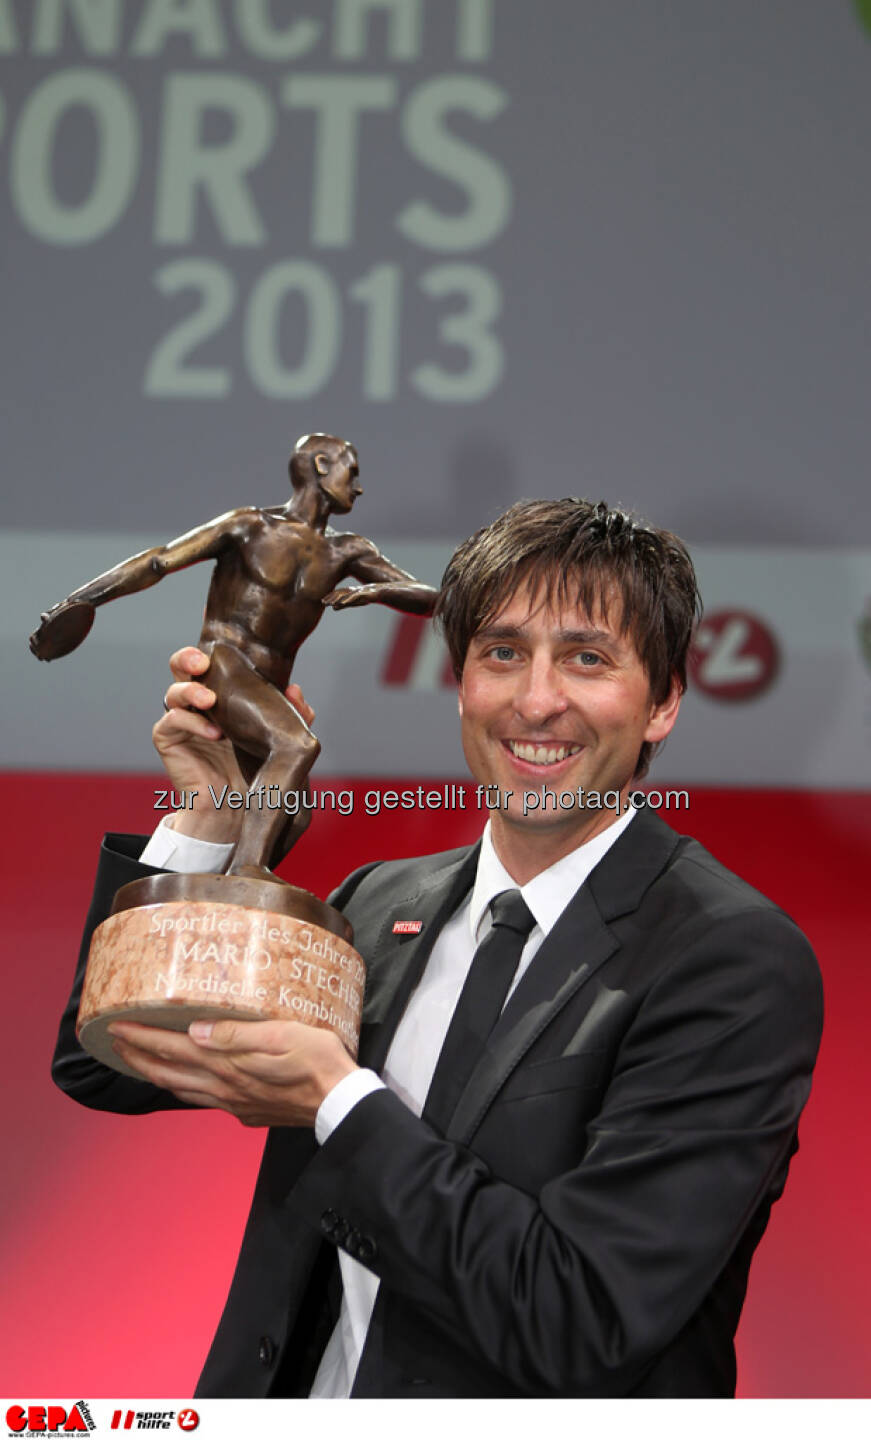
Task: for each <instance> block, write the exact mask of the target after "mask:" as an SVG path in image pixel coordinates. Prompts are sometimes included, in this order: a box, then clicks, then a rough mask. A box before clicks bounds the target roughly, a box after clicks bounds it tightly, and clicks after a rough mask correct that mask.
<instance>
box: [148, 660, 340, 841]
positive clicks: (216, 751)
mask: <svg viewBox="0 0 871 1440" xmlns="http://www.w3.org/2000/svg"><path fill="white" fill-rule="evenodd" d="M169 668H170V670H171V671H172V676H173V682H174V683H173V684H172V685H170V687H169V689H168V690H167V692H166V698H165V703H166V706H167V711H166V714H165V715H162V716H161V717H160V719H159V720H158V721H157V724H156V725H155V726H154V728H153V729H152V732H151V738H152V740H153V741H154V747H155V749H156V750H157V753H158V755H159V756H160V758H161V760H162V761H163V766H164V769H165V770H166V773H167V777H168V778H169V781H170V784H171V786H172V788H173V790H175V791H176V792H180V791H182V790H183V791H185V792H187V793H188V794H191V793H192V792H193V791H195V790H196V791H197V792H198V794H197V795H196V797H195V798H194V799H193V800H192V801H191V802H190V803H189V804H188V805H187V806H186V807H185V809H183V810H178V811H176V812H175V813H174V814H173V816H172V819H171V821H170V824H171V826H172V829H173V830H178V831H179V832H180V833H182V834H185V835H195V836H196V837H197V839H199V840H211V841H213V842H215V843H223V844H234V843H235V842H236V840H237V839H238V838H239V830H240V828H241V825H242V818H243V812H242V811H241V810H232V809H231V808H230V807H229V806H228V805H217V804H216V803H215V800H214V799H213V795H215V796H220V794H221V792H222V791H223V789H224V787H225V786H227V787H229V789H230V790H239V791H241V792H242V793H243V794H244V793H245V791H246V790H247V789H248V785H247V782H246V781H245V779H244V777H243V775H242V772H241V770H240V769H239V766H238V764H237V762H236V756H235V754H234V752H233V747H232V745H231V744H230V742H229V740H227V739H225V737H224V735H223V733H222V731H221V730H220V729H219V728H218V726H217V725H216V724H215V723H214V721H213V720H210V719H209V716H208V711H209V710H210V709H211V708H212V706H213V705H214V703H215V698H216V697H215V692H214V690H210V689H209V687H208V685H207V684H205V682H204V680H203V678H201V677H203V676H205V674H206V672H207V671H208V668H209V657H208V655H205V654H204V653H203V651H202V650H197V649H196V648H195V646H193V645H188V646H187V647H186V648H185V649H183V650H176V652H175V654H174V655H172V656H170V661H169ZM285 694H286V695H287V698H288V700H289V701H290V702H291V704H292V705H293V706H295V708H296V709H297V710H298V711H299V713H300V715H301V716H302V718H303V720H304V721H305V723H306V724H307V725H311V723H312V721H313V719H314V714H315V712H314V710H313V709H312V708H311V706H310V705H307V704H306V701H305V699H304V698H303V694H302V691H301V690H300V688H299V686H298V685H288V687H287V690H286V691H285ZM209 786H211V793H210V790H209Z"/></svg>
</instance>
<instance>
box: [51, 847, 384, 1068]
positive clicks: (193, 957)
mask: <svg viewBox="0 0 871 1440" xmlns="http://www.w3.org/2000/svg"><path fill="white" fill-rule="evenodd" d="M352 939H353V932H352V930H351V927H350V925H349V924H348V922H347V920H345V918H344V916H343V915H341V914H340V913H339V911H338V910H334V909H333V907H332V906H331V905H327V904H326V903H325V902H324V901H323V900H318V899H317V897H316V896H314V895H311V894H310V893H309V892H308V891H307V890H300V889H298V888H297V887H296V886H295V885H286V884H284V883H283V882H282V881H280V880H275V881H270V880H265V879H264V880H260V879H254V878H248V877H245V876H238V875H174V874H164V875H150V876H148V877H147V878H145V879H143V880H134V881H132V882H131V883H130V884H129V885H124V886H122V887H121V889H120V890H119V891H118V893H117V895H116V896H115V903H114V905H113V907H112V913H111V915H110V916H109V917H108V919H107V920H104V921H103V923H102V925H99V926H98V927H97V929H96V930H95V931H94V936H93V939H92V940H91V949H90V954H89V957H88V966H87V970H86V973H85V983H84V986H83V989H82V999H81V1004H80V1005H79V1014H78V1019H77V1022H76V1033H77V1035H78V1038H79V1043H80V1044H81V1045H82V1046H83V1048H84V1049H85V1050H87V1051H88V1053H89V1054H91V1055H93V1056H94V1057H95V1058H96V1059H97V1060H100V1061H102V1063H103V1064H104V1065H109V1066H111V1068H112V1069H113V1070H118V1071H120V1072H121V1074H122V1075H132V1074H134V1072H133V1071H132V1070H130V1069H129V1068H128V1067H127V1066H126V1065H125V1064H124V1062H123V1061H122V1060H121V1058H120V1057H119V1056H118V1055H117V1054H116V1052H115V1051H114V1050H113V1049H112V1036H111V1035H110V1034H109V1033H108V1026H109V1025H110V1024H111V1023H112V1021H113V1020H135V1021H137V1022H138V1023H139V1024H142V1025H155V1026H159V1027H161V1028H163V1029H167V1030H186V1029H187V1027H188V1025H190V1023H191V1021H192V1020H203V1019H205V1020H227V1019H235V1020H300V1021H302V1022H303V1023H304V1024H307V1025H315V1026H319V1027H321V1028H323V1029H329V1030H334V1031H335V1033H336V1034H337V1035H338V1036H339V1038H340V1040H341V1041H342V1042H343V1044H344V1045H345V1047H346V1048H347V1050H348V1051H349V1053H350V1054H351V1057H352V1058H354V1059H355V1058H356V1055H357V1044H358V1041H359V1035H360V1014H361V1011H362V1006H363V985H364V982H365V978H366V967H365V965H364V964H363V961H362V960H361V958H360V956H359V955H358V954H357V951H356V950H355V949H354V948H353V946H352V945H351V943H350V942H351V941H352Z"/></svg>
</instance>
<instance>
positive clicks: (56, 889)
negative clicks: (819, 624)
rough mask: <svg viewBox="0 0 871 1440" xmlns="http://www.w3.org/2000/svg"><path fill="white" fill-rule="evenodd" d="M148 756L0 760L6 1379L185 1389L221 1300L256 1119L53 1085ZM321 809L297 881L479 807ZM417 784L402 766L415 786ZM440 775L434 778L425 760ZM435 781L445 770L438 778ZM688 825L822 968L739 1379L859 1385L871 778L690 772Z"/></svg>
mask: <svg viewBox="0 0 871 1440" xmlns="http://www.w3.org/2000/svg"><path fill="white" fill-rule="evenodd" d="M157 783H158V782H157V781H156V780H155V779H154V778H153V777H143V776H134V777H130V776H125V777H119V776H116V775H113V776H99V775H92V776H86V775H75V776H70V775H26V774H16V775H6V776H0V790H2V795H3V800H4V803H5V815H6V819H7V824H6V826H5V827H4V831H5V833H4V845H8V847H9V851H10V853H9V854H8V856H7V857H6V858H5V860H4V865H3V872H4V877H5V881H6V885H7V896H8V901H9V903H8V910H7V916H6V918H5V920H4V930H3V933H4V940H5V943H6V955H5V957H4V960H5V963H4V971H3V973H4V990H3V995H4V1022H3V1039H4V1048H5V1050H6V1061H7V1063H6V1067H5V1072H6V1089H5V1099H4V1102H3V1103H4V1115H5V1132H4V1133H5V1144H4V1154H5V1156H6V1164H5V1167H4V1169H5V1178H4V1184H3V1189H2V1208H3V1220H4V1223H3V1225H2V1232H0V1245H2V1275H3V1285H2V1297H3V1298H2V1301H0V1307H2V1308H0V1365H2V1378H0V1393H3V1394H6V1395H13V1394H14V1395H18V1396H22V1395H23V1396H28V1395H29V1396H34V1395H39V1396H45V1395H84V1396H86V1397H89V1398H90V1397H106V1398H123V1397H125V1396H131V1395H132V1396H137V1397H145V1396H170V1395H171V1396H184V1395H189V1394H190V1393H191V1390H192V1388H193V1385H194V1383H195V1380H196V1376H197V1374H198V1370H199V1366H200V1364H201V1361H202V1359H203V1356H204V1354H205V1351H206V1348H207V1346H208V1342H209V1340H210V1337H211V1334H212V1331H213V1329H214V1326H215V1323H216V1321H217V1318H218V1315H219V1313H220V1310H221V1306H222V1304H223V1300H224V1296H225V1294H226V1289H227V1286H228V1283H229V1279H230V1275H231V1273H232V1269H233V1265H234V1262H235V1257H236V1253H237V1250H238V1245H239V1240H240V1237H241V1232H242V1226H243V1222H244V1219H245V1215H246V1214H247V1209H248V1203H249V1200H250V1196H251V1191H252V1188H253V1184H254V1177H255V1173H256V1169H257V1163H258V1157H259V1152H260V1148H261V1145H262V1135H261V1134H260V1133H259V1132H257V1131H247V1130H245V1129H244V1128H243V1127H241V1126H239V1125H238V1124H237V1123H236V1122H235V1121H233V1120H231V1119H230V1118H229V1117H227V1116H223V1115H217V1114H209V1113H205V1114H196V1115H191V1114H184V1115H154V1116H144V1117H141V1118H138V1119H132V1118H127V1117H123V1116H113V1115H103V1114H96V1113H91V1112H89V1111H87V1110H83V1109H81V1108H80V1107H79V1106H77V1105H74V1104H73V1103H72V1102H71V1101H69V1100H67V1099H66V1097H64V1096H63V1095H61V1094H60V1093H59V1092H58V1091H57V1090H55V1089H54V1087H53V1086H52V1084H51V1081H50V1079H49V1075H48V1066H49V1060H50V1056H51V1053H52V1049H53V1047H54V1038H55V1032H56V1027H57V1019H58V1016H59V1013H60V1010H61V1007H62V1004H63V1002H64V1000H65V997H66V994H67V992H68V989H69V983H70V979H71V975H72V970H73V965H74V963H75V954H76V950H77V946H78V936H79V931H80V928H81V923H82V920H83V917H84V912H85V909H86V906H87V901H88V897H89V894H90V888H91V882H92V878H93V873H94V867H95V863H96V848H97V844H98V842H99V838H100V835H101V833H102V831H103V830H104V829H116V830H134V831H135V830H143V831H144V830H149V829H150V828H151V826H152V824H153V821H154V813H153V810H152V805H153V801H154V788H155V785H156V784H157ZM322 783H323V784H325V785H327V786H329V788H332V789H336V790H338V789H339V788H341V787H343V786H345V785H348V787H349V788H353V789H355V791H356V793H357V797H358V799H357V804H356V806H355V813H354V814H353V815H352V816H348V817H342V816H335V817H330V816H328V815H317V816H316V817H315V819H314V821H313V823H312V825H311V828H310V830H309V832H308V834H307V835H306V837H305V838H304V840H303V841H302V842H301V844H300V846H299V848H298V851H297V853H296V856H295V857H294V866H293V879H294V880H295V881H296V883H299V884H302V885H305V886H307V887H309V888H310V889H312V890H315V891H317V892H319V893H321V894H326V893H327V891H328V890H329V889H330V888H331V887H332V885H333V884H335V883H336V882H337V881H338V880H340V879H341V878H342V876H343V875H345V874H347V872H348V871H349V870H350V869H351V868H353V866H354V865H355V864H358V863H360V862H362V861H363V860H366V859H375V858H379V857H383V858H389V857H392V856H397V855H403V854H414V853H420V852H426V851H431V850H436V849H441V848H445V847H448V846H451V845H455V844H461V843H463V842H464V841H466V840H469V839H472V838H473V837H474V835H475V834H476V833H477V830H478V828H479V827H480V823H481V817H480V815H479V814H478V812H477V811H475V810H471V811H467V812H466V813H465V814H462V813H454V814H439V813H435V812H431V813H418V812H399V813H385V814H382V815H381V816H378V817H369V816H367V815H366V814H365V812H364V810H363V806H362V803H361V799H360V797H361V796H362V793H363V791H364V790H365V789H367V788H387V787H388V785H389V784H391V783H392V784H395V783H396V782H395V781H394V782H388V781H379V780H378V779H372V780H368V781H366V782H365V784H363V783H361V782H359V781H357V782H344V781H341V780H338V779H332V780H327V781H323V782H322ZM411 783H418V782H416V781H415V782H406V781H404V782H403V785H406V784H411ZM424 783H426V782H424ZM432 783H433V784H436V783H437V784H438V785H439V786H441V784H442V783H443V782H442V781H438V782H432ZM673 823H674V824H675V827H676V828H677V829H682V830H686V831H688V832H690V833H692V834H694V835H696V836H697V837H698V838H699V839H700V840H701V841H702V842H703V843H704V844H706V845H707V846H708V848H709V849H710V850H712V851H713V853H714V854H715V855H717V856H718V858H719V859H721V860H722V861H724V862H725V864H727V865H729V866H731V867H732V868H733V869H735V870H737V871H738V872H739V873H740V874H741V875H743V876H744V877H745V878H747V879H748V880H749V881H750V882H751V883H752V884H754V885H757V886H758V887H759V888H760V889H761V890H764V891H765V893H766V894H768V895H770V896H771V897H772V898H773V899H774V900H776V901H777V902H778V903H779V904H780V905H782V906H783V907H784V909H786V910H788V911H789V912H790V914H792V915H793V916H794V917H795V918H796V920H797V921H798V922H799V924H800V925H801V926H802V928H803V929H804V930H805V931H806V932H807V934H808V935H809V937H810V939H811V941H812V943H813V944H814V946H815V948H816V951H817V954H818V956H819V958H820V963H821V965H822V969H823V977H824V981H825V987H826V1006H827V1015H826V1030H825V1035H824V1038H823V1047H822V1052H821V1056H820V1063H819V1066H818V1069H817V1075H816V1080H815V1085H814V1092H813V1095H812V1097H811V1101H810V1104H809V1106H808V1109H807V1111H806V1112H805V1116H804V1119H803V1122H802V1129H801V1149H800V1151H799V1154H798V1155H797V1156H796V1158H795V1160H794V1161H793V1167H792V1174H791V1176H790V1182H789V1185H788V1187H787V1191H786V1195H785V1197H784V1199H783V1200H782V1201H781V1202H780V1203H779V1204H778V1205H777V1206H776V1207H775V1210H774V1213H773V1217H772V1221H771V1224H770V1226H769V1230H768V1233H767V1235H766V1237H765V1239H764V1241H763V1243H762V1247H761V1249H760V1251H759V1253H758V1255H757V1257H756V1260H755V1262H754V1265H753V1270H752V1272H751V1277H750V1291H749V1297H748V1301H747V1305H746V1308H745V1312H744V1318H743V1321H742V1324H741V1330H740V1333H739V1393H740V1394H742V1395H746V1396H777V1397H779V1396H825V1397H829V1396H861V1395H867V1394H868V1393H869V1389H871V1386H869V1379H871V1358H869V1357H871V1318H869V1306H868V1296H869V1293H871V1241H869V1226H868V1222H867V1195H868V1193H869V1187H871V1158H869V1157H871V1147H869V1143H868V1117H869V1114H871V1104H869V1086H868V1066H867V1061H866V1055H867V1043H866V1041H865V1035H866V1030H867V1026H868V1016H869V1014H871V966H869V934H871V925H869V903H868V892H869V889H871V864H869V861H871V844H869V839H871V796H869V795H868V794H864V795H860V794H854V795H849V794H843V793H841V794H832V793H827V794H809V793H791V792H779V791H778V792H774V791H759V790H744V791H722V790H694V791H693V792H692V798H691V807H690V812H689V813H688V814H684V815H680V816H677V817H673Z"/></svg>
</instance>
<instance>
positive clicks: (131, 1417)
mask: <svg viewBox="0 0 871 1440" xmlns="http://www.w3.org/2000/svg"><path fill="white" fill-rule="evenodd" d="M173 1420H175V1423H176V1425H177V1426H178V1428H179V1429H180V1430H196V1428H197V1426H198V1425H199V1423H200V1417H199V1415H198V1414H197V1412H196V1410H192V1409H191V1408H190V1406H187V1407H186V1408H185V1409H184V1410H179V1412H178V1414H176V1412H175V1411H174V1410H115V1411H114V1412H113V1415H112V1424H111V1429H113V1430H134V1429H135V1430H169V1429H170V1428H171V1421H173Z"/></svg>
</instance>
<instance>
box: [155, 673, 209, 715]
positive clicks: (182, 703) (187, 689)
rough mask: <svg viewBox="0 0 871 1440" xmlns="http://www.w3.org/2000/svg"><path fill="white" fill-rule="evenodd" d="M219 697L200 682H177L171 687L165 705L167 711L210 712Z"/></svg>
mask: <svg viewBox="0 0 871 1440" xmlns="http://www.w3.org/2000/svg"><path fill="white" fill-rule="evenodd" d="M216 699H217V696H216V695H215V692H214V690H210V689H209V687H208V685H203V684H202V683H201V682H200V681H199V680H177V681H176V682H175V684H174V685H170V687H169V689H168V690H167V692H166V694H165V696H164V697H163V703H164V705H165V706H166V709H167V710H190V709H194V710H210V709H211V707H212V706H213V705H214V703H215V700H216Z"/></svg>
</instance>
